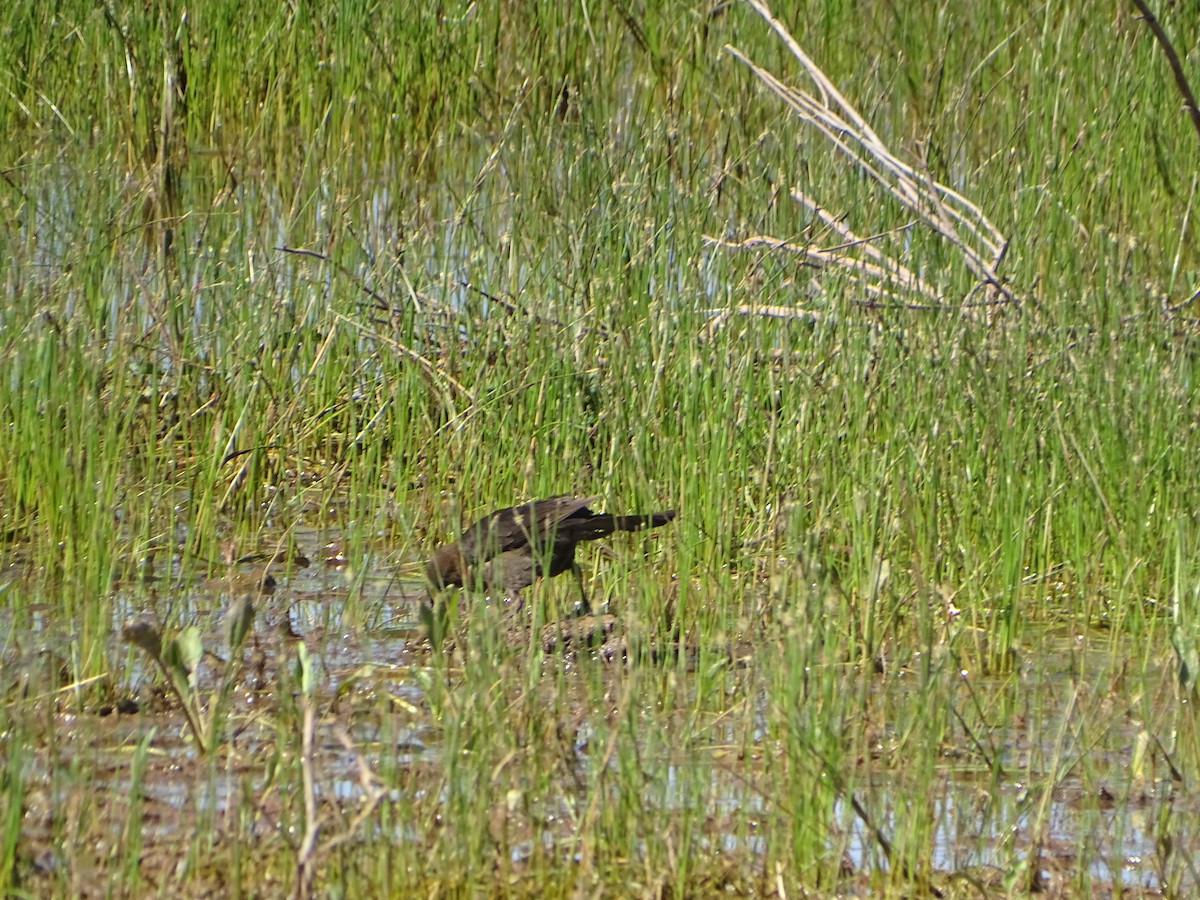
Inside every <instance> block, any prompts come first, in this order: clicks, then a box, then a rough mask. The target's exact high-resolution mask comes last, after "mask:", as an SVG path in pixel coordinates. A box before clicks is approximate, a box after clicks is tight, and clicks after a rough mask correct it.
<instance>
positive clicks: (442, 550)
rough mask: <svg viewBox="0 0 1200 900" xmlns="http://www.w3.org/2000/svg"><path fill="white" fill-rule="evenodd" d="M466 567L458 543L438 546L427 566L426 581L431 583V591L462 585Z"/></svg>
mask: <svg viewBox="0 0 1200 900" xmlns="http://www.w3.org/2000/svg"><path fill="white" fill-rule="evenodd" d="M465 568H466V561H465V560H464V559H463V554H462V548H461V547H459V546H458V545H457V544H444V545H443V546H441V547H438V548H437V550H435V551H434V554H433V557H432V558H431V559H430V560H429V565H427V566H426V567H425V582H426V584H428V585H429V591H430V593H434V592H436V591H441V590H445V589H446V588H448V587H456V586H457V587H461V586H462V583H463V570H464V569H465Z"/></svg>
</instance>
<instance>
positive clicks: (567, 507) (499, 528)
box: [425, 494, 675, 615]
mask: <svg viewBox="0 0 1200 900" xmlns="http://www.w3.org/2000/svg"><path fill="white" fill-rule="evenodd" d="M599 499H600V498H599V497H573V496H571V495H570V494H559V495H556V496H553V497H546V498H545V499H543V500H534V501H532V502H530V503H524V504H522V505H520V506H509V507H505V508H504V509H498V510H496V511H495V512H493V513H491V514H489V515H486V516H484V517H483V518H482V519H480V520H479V521H478V522H476V523H475V524H474V525H472V526H471V527H470V528H468V529H467V530H466V531H464V532H463V533H462V535H461V536H460V537H459V539H458V540H457V541H454V542H453V543H450V544H442V545H441V546H440V547H438V548H437V550H435V551H434V554H433V556H432V557H431V558H430V560H429V563H428V564H427V565H426V567H425V582H426V586H427V588H428V592H427V598H428V599H427V603H428V604H429V605H432V598H433V595H434V594H436V593H439V592H441V591H443V590H445V589H447V588H450V587H461V588H464V589H465V590H475V591H482V592H486V593H489V594H497V593H500V594H503V595H504V596H508V597H517V595H518V594H519V592H520V591H522V590H524V589H525V588H527V587H529V586H530V585H531V584H533V583H534V582H535V581H536V580H537V579H538V578H542V577H546V578H553V577H555V576H556V575H561V574H562V573H563V572H566V571H568V570H570V571H571V572H572V573H574V575H575V578H576V581H577V582H578V583H579V593H580V597H581V600H582V612H583V614H584V615H587V614H590V612H591V606H590V604H589V603H588V600H587V595H586V594H585V593H584V591H583V573H582V572H581V571H580V569H579V565H578V563H576V562H575V548H576V547H577V546H578V545H579V544H580V543H582V542H583V541H594V540H598V539H599V538H602V537H607V536H608V535H610V534H612V533H613V532H616V531H640V530H641V529H643V528H658V527H660V526H663V525H666V524H667V523H668V522H670V521H671V520H672V519H674V518H675V510H673V509H669V510H667V511H666V512H659V513H650V514H648V515H637V516H617V515H613V514H612V513H596V512H592V510H590V509H588V506H589V505H590V504H592V503H595V502H596V501H597V500H599Z"/></svg>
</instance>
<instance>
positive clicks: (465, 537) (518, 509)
mask: <svg viewBox="0 0 1200 900" xmlns="http://www.w3.org/2000/svg"><path fill="white" fill-rule="evenodd" d="M598 499H599V497H572V496H571V495H570V494H559V495H557V496H554V497H546V498H545V499H543V500H533V501H531V502H529V503H524V504H522V505H521V506H509V507H506V508H504V509H498V510H496V511H495V512H494V513H492V514H490V515H487V516H484V517H483V518H482V519H480V520H479V521H478V522H476V523H475V524H474V525H472V526H471V527H470V528H468V529H467V530H466V531H464V532H463V534H462V537H461V538H459V545H460V546H461V547H462V548H463V553H464V555H465V556H466V557H467V558H468V560H469V561H470V562H472V563H473V564H476V565H477V564H479V563H481V562H486V561H487V560H489V559H492V558H494V557H496V556H498V555H499V554H501V553H507V552H508V551H510V550H519V549H521V548H522V547H527V546H529V542H530V541H531V540H532V539H535V538H536V537H537V536H538V535H542V534H551V533H553V532H554V531H555V529H556V528H557V526H558V524H559V523H560V522H562V521H563V520H564V519H567V518H569V517H570V516H573V515H575V514H576V513H578V512H579V511H580V510H582V509H584V508H586V507H587V505H588V504H589V503H592V502H594V501H596V500H598Z"/></svg>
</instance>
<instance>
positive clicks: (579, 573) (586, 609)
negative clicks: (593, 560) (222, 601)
mask: <svg viewBox="0 0 1200 900" xmlns="http://www.w3.org/2000/svg"><path fill="white" fill-rule="evenodd" d="M571 572H572V573H574V575H575V581H576V582H577V583H578V584H579V603H578V604H576V606H575V616H574V618H576V619H578V618H582V617H583V616H590V615H591V614H592V604H590V603H588V598H587V594H585V593H584V592H583V569H581V568H579V563H577V562H572V563H571Z"/></svg>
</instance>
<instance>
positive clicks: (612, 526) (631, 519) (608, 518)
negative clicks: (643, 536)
mask: <svg viewBox="0 0 1200 900" xmlns="http://www.w3.org/2000/svg"><path fill="white" fill-rule="evenodd" d="M673 518H675V510H673V509H669V510H667V511H666V512H660V513H651V514H649V515H645V516H614V515H610V514H609V513H601V514H600V515H598V516H592V517H591V518H590V519H584V520H583V521H581V522H578V523H577V522H571V521H569V520H568V522H566V523H564V529H563V530H565V531H567V532H568V533H569V534H570V536H571V537H572V538H573V539H574V540H576V541H595V540H598V539H600V538H602V537H607V536H608V535H610V534H612V533H613V532H614V531H641V530H642V529H643V528H659V527H660V526H663V525H666V524H667V523H668V522H670V521H671V520H672V519H673ZM566 525H569V526H570V527H569V528H566V527H565V526H566Z"/></svg>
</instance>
